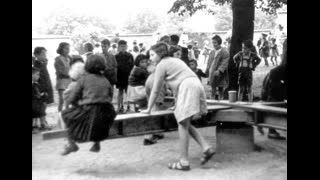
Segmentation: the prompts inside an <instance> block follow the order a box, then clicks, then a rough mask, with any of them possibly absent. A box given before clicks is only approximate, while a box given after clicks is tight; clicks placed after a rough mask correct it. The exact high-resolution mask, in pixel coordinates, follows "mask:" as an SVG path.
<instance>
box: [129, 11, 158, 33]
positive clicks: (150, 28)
mask: <svg viewBox="0 0 320 180" xmlns="http://www.w3.org/2000/svg"><path fill="white" fill-rule="evenodd" d="M160 24H161V20H160V18H159V17H158V16H157V15H156V14H155V13H153V12H152V11H150V10H145V11H142V12H140V13H138V14H136V15H135V16H133V17H129V18H128V20H127V21H126V23H125V26H124V29H125V30H126V31H127V32H129V33H153V32H155V31H157V29H158V27H159V26H160Z"/></svg>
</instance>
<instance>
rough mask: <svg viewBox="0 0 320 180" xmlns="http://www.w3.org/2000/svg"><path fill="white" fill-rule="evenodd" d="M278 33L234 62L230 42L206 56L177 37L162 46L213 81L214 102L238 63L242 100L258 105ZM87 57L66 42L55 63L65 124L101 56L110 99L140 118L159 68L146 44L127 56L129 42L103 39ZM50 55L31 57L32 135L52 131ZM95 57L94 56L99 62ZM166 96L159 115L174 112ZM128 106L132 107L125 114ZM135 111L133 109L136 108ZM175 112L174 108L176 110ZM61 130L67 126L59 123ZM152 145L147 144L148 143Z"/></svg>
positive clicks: (249, 45)
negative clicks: (257, 78) (257, 80)
mask: <svg viewBox="0 0 320 180" xmlns="http://www.w3.org/2000/svg"><path fill="white" fill-rule="evenodd" d="M279 29H280V30H279V32H276V33H275V34H270V35H269V37H268V38H267V34H264V33H262V36H261V38H260V39H259V41H258V43H257V47H258V51H257V50H256V48H255V46H254V44H253V42H252V40H246V41H244V42H243V43H242V50H241V51H240V52H239V53H237V54H236V55H235V56H234V57H232V58H231V57H229V46H228V43H229V41H230V39H229V40H226V41H225V42H227V45H226V46H223V42H222V41H223V40H222V38H221V37H220V36H218V35H215V36H214V37H213V38H212V44H213V49H210V48H209V47H208V43H205V46H204V47H203V49H202V50H201V49H200V48H199V46H198V44H197V42H193V43H189V44H188V45H187V47H183V46H180V45H178V44H179V40H180V37H179V36H178V35H175V34H173V35H170V36H169V35H164V36H162V37H161V38H160V39H159V40H158V42H163V43H165V44H167V45H168V53H169V55H170V56H171V57H174V58H177V59H180V60H182V61H183V62H184V63H185V64H186V65H188V66H189V67H190V69H191V70H192V71H193V72H194V73H195V74H196V75H197V77H198V78H199V79H200V81H201V79H202V77H204V78H208V85H210V86H211V88H212V89H211V97H209V98H212V99H218V100H221V99H223V98H224V97H223V96H224V91H225V89H226V88H227V87H228V83H229V82H228V81H229V78H228V64H229V61H230V60H233V61H234V62H235V63H236V64H237V68H238V84H239V90H238V100H240V101H242V100H243V97H244V95H245V94H244V92H246V93H247V94H248V96H247V97H248V100H249V101H250V102H252V101H253V93H252V90H251V86H252V80H253V71H254V70H255V68H256V67H257V66H258V65H259V63H260V62H261V59H260V58H262V59H263V60H264V62H265V65H266V66H268V65H269V64H268V57H270V60H271V62H272V63H273V65H275V66H276V65H278V62H277V57H278V56H279V55H280V53H279V48H280V49H281V50H282V48H283V46H282V45H280V43H276V39H278V40H279V41H280V42H283V39H284V38H286V36H284V35H283V33H281V26H280V27H279ZM83 47H84V53H83V54H82V55H70V44H68V43H66V42H62V43H60V44H59V46H58V48H57V51H56V52H57V54H58V56H57V57H56V58H55V60H54V67H55V70H56V86H55V89H56V90H57V92H58V112H59V117H60V118H61V112H62V110H64V109H67V107H68V105H69V104H68V103H69V102H68V101H69V100H68V98H69V96H70V94H73V93H72V89H73V88H74V86H75V84H74V82H76V81H77V80H78V79H80V77H81V76H82V75H83V74H86V73H88V72H87V70H86V68H85V66H86V65H87V63H88V59H89V57H91V56H93V55H97V56H99V57H101V59H102V60H103V61H104V66H105V68H104V69H103V70H102V71H101V73H102V74H103V76H104V77H105V78H106V79H107V80H108V83H109V84H110V92H109V95H110V97H108V98H107V99H109V100H108V101H110V102H111V103H112V98H113V94H114V88H117V89H118V94H117V106H116V111H117V113H125V112H129V111H131V110H134V111H135V112H138V111H139V109H143V108H146V106H147V99H148V98H149V96H150V92H151V89H152V87H153V78H154V72H155V69H156V64H154V63H153V62H152V61H151V60H150V49H147V48H146V47H145V46H144V44H143V43H139V44H138V43H137V41H133V44H132V48H130V49H129V50H128V44H127V42H126V41H125V40H122V39H118V40H117V41H116V42H110V40H108V39H104V40H103V41H101V43H100V47H99V48H100V49H101V51H98V52H97V51H96V50H95V49H96V47H95V45H94V44H91V43H85V44H84V46H83ZM46 53H47V50H46V49H45V48H44V47H36V48H35V49H34V52H33V54H34V56H33V57H32V130H33V131H38V130H49V129H51V128H52V127H50V126H49V125H48V123H47V121H46V118H45V117H46V106H47V105H48V104H51V103H53V99H54V98H53V87H52V84H51V80H50V76H49V73H48V70H47V64H48V59H47V55H46ZM200 55H203V57H204V62H205V63H206V65H207V67H206V70H205V71H204V72H203V71H202V70H201V69H199V68H198V62H199V57H200ZM94 57H95V56H94ZM87 93H88V94H79V96H90V95H91V94H90V93H91V92H90V91H89V92H87ZM125 94H126V96H127V102H126V103H125V102H124V95H125ZM165 96H175V94H174V93H173V91H172V89H170V87H169V86H167V85H166V84H164V85H163V88H162V91H161V94H160V96H159V97H158V99H157V106H156V109H164V108H170V107H163V106H164V103H163V102H164V97H165ZM125 104H126V105H127V107H126V109H125ZM132 104H133V105H134V106H133V107H134V108H133V109H131V105H132ZM172 106H173V107H171V108H174V105H172ZM59 124H60V125H61V124H63V122H61V121H59ZM146 143H148V142H146Z"/></svg>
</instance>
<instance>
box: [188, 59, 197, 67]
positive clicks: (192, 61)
mask: <svg viewBox="0 0 320 180" xmlns="http://www.w3.org/2000/svg"><path fill="white" fill-rule="evenodd" d="M190 63H195V64H196V65H197V66H198V62H197V61H196V60H194V59H191V60H190V61H189V63H188V64H189V65H190Z"/></svg>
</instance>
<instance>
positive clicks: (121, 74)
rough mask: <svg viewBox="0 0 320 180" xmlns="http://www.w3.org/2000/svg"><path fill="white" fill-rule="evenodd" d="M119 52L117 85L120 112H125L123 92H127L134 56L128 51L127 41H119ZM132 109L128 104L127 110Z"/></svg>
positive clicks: (117, 56) (117, 58)
mask: <svg viewBox="0 0 320 180" xmlns="http://www.w3.org/2000/svg"><path fill="white" fill-rule="evenodd" d="M118 51H119V53H118V54H117V55H116V56H115V57H116V60H117V64H118V72H117V80H118V81H117V83H116V87H117V88H118V89H119V94H118V112H120V113H123V112H124V108H123V94H124V92H125V93H127V88H128V80H129V75H130V72H131V70H132V68H133V56H132V55H131V54H130V53H128V52H127V42H126V41H124V40H120V41H119V42H118ZM129 110H130V106H129V104H128V106H127V111H129Z"/></svg>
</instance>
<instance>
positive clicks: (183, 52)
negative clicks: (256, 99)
mask: <svg viewBox="0 0 320 180" xmlns="http://www.w3.org/2000/svg"><path fill="white" fill-rule="evenodd" d="M180 48H181V60H182V61H184V62H185V63H186V64H187V65H188V66H189V56H188V48H185V47H182V46H180Z"/></svg>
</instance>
